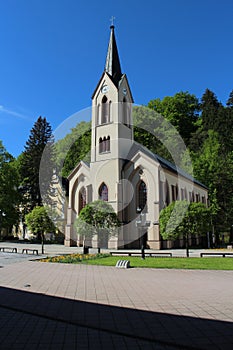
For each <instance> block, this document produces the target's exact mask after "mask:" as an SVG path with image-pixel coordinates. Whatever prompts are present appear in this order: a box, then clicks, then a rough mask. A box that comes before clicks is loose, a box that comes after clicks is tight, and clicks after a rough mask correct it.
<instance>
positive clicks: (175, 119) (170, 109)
mask: <svg viewBox="0 0 233 350" xmlns="http://www.w3.org/2000/svg"><path fill="white" fill-rule="evenodd" d="M148 107H149V108H151V109H153V110H155V111H156V112H158V113H160V114H162V115H163V117H164V118H166V120H168V121H169V122H170V123H171V124H172V125H173V126H174V127H175V128H176V130H177V131H178V132H179V134H180V136H181V137H182V138H183V140H184V142H185V144H188V143H189V139H190V136H191V134H192V133H193V132H195V131H196V125H195V123H196V122H197V120H198V112H199V103H198V99H197V97H196V96H195V95H191V94H189V93H188V92H182V91H181V92H178V93H176V94H175V95H174V96H166V97H164V98H163V100H160V99H159V98H157V99H155V100H152V101H150V102H149V103H148Z"/></svg>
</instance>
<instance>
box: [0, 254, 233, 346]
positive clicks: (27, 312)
mask: <svg viewBox="0 0 233 350" xmlns="http://www.w3.org/2000/svg"><path fill="white" fill-rule="evenodd" d="M1 254H3V253H1ZM5 254H8V256H9V258H8V259H10V256H11V257H12V259H13V260H12V261H14V257H13V255H17V254H11V253H5ZM18 255H19V254H18ZM20 255H22V254H20ZM2 266H3V267H2V268H0V284H1V286H0V329H1V332H0V348H1V349H3V350H6V349H16V350H18V349H30V350H34V349H43V350H46V349H51V350H53V349H54V350H55V349H56V350H57V349H64V350H66V349H67V350H70V349H71V350H72V349H77V350H80V349H81V350H82V349H83V350H84V349H104V350H105V349H106V350H107V349H109V350H111V349H116V350H118V349H119V350H124V349H134V350H135V349H136V350H137V349H141V350H144V349H168V350H170V349H211V350H212V349H213V350H215V349H229V350H230V349H232V348H233V302H232V296H233V271H198V270H193V271H191V270H166V269H165V270H162V269H137V268H133V269H117V268H115V267H102V266H88V265H75V264H73V265H68V264H52V263H42V262H37V261H25V260H21V262H19V261H15V262H12V263H11V264H5V265H2Z"/></svg>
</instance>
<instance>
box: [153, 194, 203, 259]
mask: <svg viewBox="0 0 233 350" xmlns="http://www.w3.org/2000/svg"><path fill="white" fill-rule="evenodd" d="M181 218H182V219H181ZM159 225H160V226H159V227H160V234H161V236H162V237H163V239H166V240H175V239H177V238H184V240H185V246H186V255H187V257H188V256H189V243H188V242H189V238H190V237H191V236H196V235H199V236H201V235H205V234H206V233H207V231H208V229H209V209H208V208H207V207H206V206H205V205H204V204H203V203H189V202H187V201H176V202H173V203H171V204H169V205H168V206H167V207H166V208H164V209H162V211H161V213H160V217H159Z"/></svg>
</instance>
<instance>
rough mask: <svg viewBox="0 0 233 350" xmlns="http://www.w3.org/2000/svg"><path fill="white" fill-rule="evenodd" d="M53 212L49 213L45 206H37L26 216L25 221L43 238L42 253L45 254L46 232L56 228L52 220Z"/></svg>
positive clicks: (33, 231)
mask: <svg viewBox="0 0 233 350" xmlns="http://www.w3.org/2000/svg"><path fill="white" fill-rule="evenodd" d="M50 217H51V214H50V216H49V215H48V212H47V209H46V208H45V207H39V206H36V207H35V208H34V209H33V210H32V211H31V212H30V213H28V214H27V215H26V216H25V222H26V225H27V226H28V228H29V229H30V230H31V231H32V233H33V234H36V235H37V237H38V238H39V239H41V244H42V249H41V251H42V254H44V234H45V233H52V232H53V233H54V232H55V230H56V228H55V225H54V223H53V221H52V220H51V218H50Z"/></svg>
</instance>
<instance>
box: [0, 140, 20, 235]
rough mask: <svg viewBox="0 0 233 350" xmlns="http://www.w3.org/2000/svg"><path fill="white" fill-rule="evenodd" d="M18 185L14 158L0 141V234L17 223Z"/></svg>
mask: <svg viewBox="0 0 233 350" xmlns="http://www.w3.org/2000/svg"><path fill="white" fill-rule="evenodd" d="M18 184H19V176H18V171H17V168H16V166H15V163H14V158H13V157H12V156H11V155H10V154H9V153H8V152H7V151H6V149H5V147H4V146H3V144H2V142H1V141H0V234H1V229H2V228H6V229H8V230H10V229H11V228H12V226H13V225H16V224H17V223H18V218H19V212H18V210H17V206H18V204H19V201H20V196H19V193H18V191H17V188H18Z"/></svg>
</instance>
